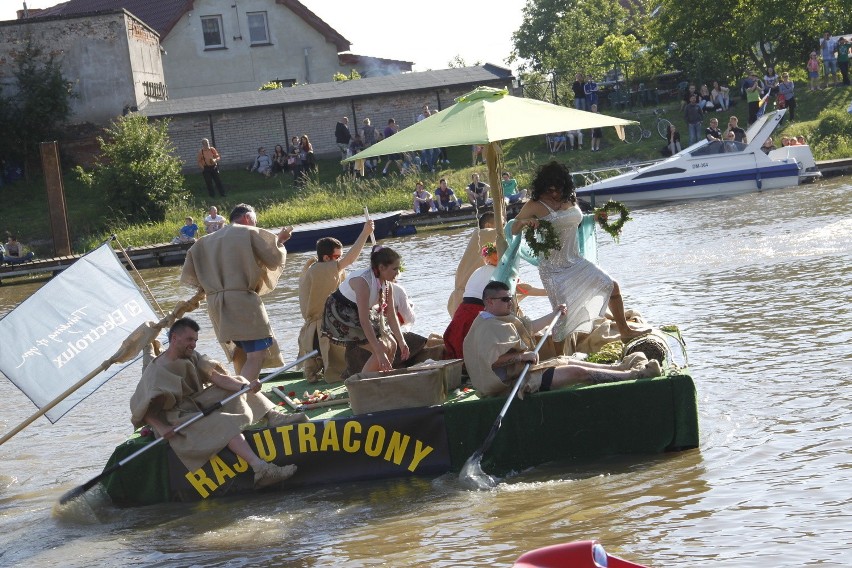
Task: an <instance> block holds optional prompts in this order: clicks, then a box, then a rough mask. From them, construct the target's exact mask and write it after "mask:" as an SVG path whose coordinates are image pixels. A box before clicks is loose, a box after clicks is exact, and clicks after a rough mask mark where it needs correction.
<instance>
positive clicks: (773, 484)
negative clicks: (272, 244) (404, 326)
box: [0, 179, 852, 567]
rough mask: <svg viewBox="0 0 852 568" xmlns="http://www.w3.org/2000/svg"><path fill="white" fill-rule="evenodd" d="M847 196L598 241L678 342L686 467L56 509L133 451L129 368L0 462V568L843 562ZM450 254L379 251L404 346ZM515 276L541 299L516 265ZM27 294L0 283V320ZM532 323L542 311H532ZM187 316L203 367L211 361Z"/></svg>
mask: <svg viewBox="0 0 852 568" xmlns="http://www.w3.org/2000/svg"><path fill="white" fill-rule="evenodd" d="M850 190H852V187H850V185H849V182H848V179H844V180H833V181H831V182H827V183H822V184H817V185H813V186H808V187H802V188H792V189H786V190H778V191H772V192H768V193H763V194H751V195H745V196H741V197H738V198H735V199H730V200H725V201H704V202H697V203H687V204H678V205H669V206H664V207H658V208H653V209H645V210H637V211H635V212H634V213H633V216H634V217H635V220H634V221H633V222H631V223H629V224H628V225H627V227H626V230H625V234H624V237H623V238H622V243H621V244H620V245H617V246H616V245H613V244H612V243H611V242H610V241H609V238H608V237H607V236H605V235H602V236H601V237H600V243H601V246H600V251H599V252H600V262H601V265H602V266H603V267H604V268H605V269H606V270H607V271H609V272H610V273H611V274H612V275H613V276H614V277H615V278H616V279H618V280H619V281H620V282H621V283H622V286H623V289H624V294H625V298H626V301H627V303H628V304H629V305H630V306H632V307H636V308H638V309H639V310H640V311H641V312H642V313H643V314H644V315H645V316H646V318H647V319H649V320H650V321H652V322H654V323H656V324H666V323H676V324H678V325H680V326H681V329H682V331H683V333H684V335H685V336H686V339H687V344H688V348H689V357H690V363H691V368H692V371H693V375H694V376H695V379H696V383H697V385H698V395H699V410H700V415H701V416H700V419H701V448H700V449H699V450H695V451H689V452H682V453H677V454H668V455H659V456H629V457H621V458H612V459H609V460H603V461H597V462H594V463H572V464H561V465H560V464H551V465H548V466H544V467H539V468H536V469H534V470H531V471H527V472H522V473H520V474H518V475H516V476H514V477H512V478H510V479H508V480H505V481H504V483H501V484H500V485H499V487H498V488H497V489H496V490H493V491H485V492H470V491H466V490H464V489H462V488H461V487H460V486H459V484H458V482H457V480H456V479H455V477H454V476H444V477H441V478H438V479H434V480H433V479H406V480H393V481H387V482H381V483H378V482H376V483H359V484H355V485H345V486H343V485H341V486H327V487H319V488H314V489H304V490H299V491H295V492H292V493H278V494H269V495H262V496H250V497H245V498H241V499H225V500H219V501H212V502H210V503H203V504H199V505H182V504H169V505H158V506H153V507H145V508H137V509H116V508H114V507H112V506H111V505H110V504H109V503H108V500H107V499H106V498H105V497H104V496H103V495H102V494H100V493H98V492H97V491H92V492H90V493H89V494H88V495H87V496H86V500H85V502H84V503H78V504H75V505H74V506H73V507H71V508H70V509H60V510H56V511H54V504H55V502H56V500H57V499H58V498H59V496H60V495H62V493H63V492H65V491H67V490H68V489H70V488H71V487H74V486H75V485H78V484H80V483H83V482H84V481H86V480H87V479H89V478H91V477H93V476H94V475H96V474H97V473H99V471H100V468H101V467H102V464H103V463H104V462H105V460H106V458H107V457H108V455H109V453H110V452H111V450H112V448H113V447H114V446H115V445H116V444H118V443H120V442H121V441H122V440H123V439H124V437H125V436H126V435H127V434H128V433H129V431H130V427H129V422H128V410H127V400H128V399H129V397H130V394H131V393H132V391H133V388H134V387H135V381H136V379H137V377H138V374H139V368H138V366H134V367H131V368H130V369H129V370H128V371H127V372H126V373H124V374H123V375H121V376H119V377H117V378H115V379H113V380H112V381H110V382H109V383H107V385H105V386H104V387H103V388H102V389H101V390H100V391H98V392H97V393H95V394H94V395H92V396H91V397H90V398H89V399H88V400H86V401H84V402H83V403H82V404H81V405H80V406H79V407H78V408H77V409H75V410H74V411H73V412H72V413H71V414H70V415H68V416H66V417H65V418H63V420H62V421H61V422H59V423H58V424H56V425H54V426H50V425H49V424H48V423H47V422H46V421H39V422H37V423H36V424H35V425H33V426H31V427H29V428H28V429H27V430H25V431H24V432H22V433H21V434H19V435H18V436H17V437H16V438H14V439H12V440H11V441H10V442H8V443H6V444H5V445H4V446H2V447H0V452H2V454H0V455H2V456H3V462H2V464H3V465H2V469H1V470H0V526H2V534H0V565H2V566H19V565H23V564H28V565H33V566H63V567H65V566H92V565H99V566H119V565H120V566H150V565H164V566H166V565H167V566H192V565H205V566H266V565H280V566H342V567H355V566H424V565H428V566H485V565H509V564H511V562H512V560H514V558H516V557H517V556H518V555H519V554H521V553H522V552H524V551H526V550H529V549H532V548H536V547H539V546H545V545H548V544H553V543H557V542H566V541H571V540H578V539H585V538H598V539H600V540H601V541H602V542H603V543H604V544H605V545H606V546H607V548H608V550H609V551H610V552H611V553H615V554H618V555H620V556H622V557H625V558H628V559H631V560H634V561H637V562H643V563H647V564H650V565H654V566H695V565H696V564H697V563H699V562H700V563H701V564H707V565H709V564H714V565H720V566H749V565H756V564H761V565H765V566H800V565H803V564H810V563H819V564H821V565H824V566H842V565H848V564H849V562H848V560H846V559H845V556H846V550H847V548H848V543H849V542H850V541H852V518H850V511H852V507H850V503H849V487H850V486H852V479H850V478H852V467H850V465H849V464H850V461H849V456H850V449H849V440H850V439H852V427H850V422H852V419H850V416H852V401H851V400H850V394H849V391H850V383H852V381H850V374H852V373H850V371H852V363H850V361H852V353H850V344H852V332H850V326H849V321H850V319H852V308H850V303H852V297H850V276H852V274H850V266H852V245H850V242H852V200H850ZM466 241H467V231H466V230H465V231H448V232H438V233H431V234H427V235H417V236H414V237H411V238H407V239H404V240H402V241H400V242H398V243H394V246H395V247H396V248H399V249H400V251H401V252H402V253H403V255H404V257H405V259H406V267H407V270H406V272H405V273H404V274H403V276H402V281H403V284H404V285H405V286H406V288H407V290H408V292H409V295H410V296H411V297H412V299H413V301H414V302H415V303H416V306H417V312H418V323H417V325H416V326H415V329H416V330H417V331H419V332H421V333H428V332H430V331H435V332H440V331H441V330H442V329H443V328H444V327H445V326H446V324H447V323H448V320H449V316H448V315H447V313H446V309H445V305H446V295H447V292H448V290H447V284H446V282H448V281H449V279H450V277H451V274H452V270H453V269H454V268H455V264H456V259H457V256H458V254H460V252H461V250H462V249H463V247H464V245H465V243H466ZM450 257H451V261H450V260H448V259H449V258H450ZM306 258H307V257H306V256H305V255H293V258H291V259H290V260H289V261H288V266H289V267H291V269H292V270H291V271H288V274H287V276H286V278H285V279H284V280H283V281H282V285H281V287H280V288H279V289H278V290H277V291H276V292H275V293H274V294H273V295H272V296H271V297H268V299H267V302H266V303H267V308H268V309H269V312H270V316H271V318H272V320H273V322H274V326H275V329H276V334H277V335H278V336H279V338H280V340H281V343H282V345H283V346H285V353H287V354H288V355H290V356H293V355H294V354H295V347H294V345H295V338H296V333H297V330H298V328H299V326H300V324H301V322H300V321H299V315H298V307H297V305H296V297H295V294H296V292H295V286H296V281H297V274H296V273H297V267H299V266H301V264H302V263H303V262H304V260H305V259H306ZM143 274H144V276H145V278H146V280H147V282H148V284H149V285H150V286H151V288H152V289H153V290H154V291H155V293H156V295H157V297H158V299H159V301H160V303H161V304H162V305H163V306H164V307H170V306H171V305H173V303H174V302H175V301H177V300H179V299H183V298H184V297H186V296H188V295H189V293H188V291H187V290H186V289H183V288H180V287H177V286H175V282H176V280H177V275H178V269H165V270H155V271H145V272H144V273H143ZM523 276H524V277H525V279H528V280H531V281H537V276H536V275H535V272H534V270H532V269H530V268H525V269H524V271H523ZM36 287H37V286H35V285H23V286H4V287H3V288H2V290H0V311H2V312H5V311H7V310H8V309H10V308H11V307H12V306H14V305H16V304H17V303H18V302H20V301H21V300H22V299H23V298H24V297H26V295H28V294H30V293H31V292H32V291H33V290H34V289H35V288H36ZM526 306H527V307H526V309H527V311H529V312H532V313H541V312H544V311H545V310H547V309H548V308H547V305H546V303H545V302H544V301H542V300H538V299H532V300H531V301H529V302H528V303H527V304H526ZM199 319H201V320H202V324H203V325H204V328H205V330H206V333H204V334H203V335H202V340H201V344H200V347H199V349H200V350H201V351H204V352H208V353H218V347H217V346H216V344H215V342H214V340H213V337H212V333H211V332H210V330H209V324H208V323H207V320H206V316H200V317H199ZM288 346H289V347H288ZM0 394H2V396H3V397H4V399H5V400H6V401H7V402H8V403H9V408H7V409H5V410H4V412H3V413H2V415H0V431H7V430H8V429H10V428H11V427H12V426H14V425H16V424H17V423H19V422H20V421H22V420H23V419H24V418H25V417H26V416H28V415H29V414H30V413H31V411H32V406H31V404H30V403H29V402H28V401H27V400H26V399H25V398H24V397H23V395H21V393H20V392H19V391H17V390H16V389H15V388H14V387H13V386H12V385H11V383H9V382H8V381H2V382H0ZM510 411H511V410H510ZM602 412H605V409H602ZM48 448H51V451H50V452H49V451H48Z"/></svg>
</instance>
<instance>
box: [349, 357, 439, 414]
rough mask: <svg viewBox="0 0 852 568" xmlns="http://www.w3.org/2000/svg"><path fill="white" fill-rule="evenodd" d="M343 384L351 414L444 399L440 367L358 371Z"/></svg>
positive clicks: (429, 404) (413, 405) (436, 401)
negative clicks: (384, 371)
mask: <svg viewBox="0 0 852 568" xmlns="http://www.w3.org/2000/svg"><path fill="white" fill-rule="evenodd" d="M343 384H344V385H346V389H347V390H348V391H349V403H350V404H351V405H352V412H353V413H354V414H367V413H370V412H380V411H382V410H396V409H399V408H418V407H421V406H432V405H435V404H441V403H443V402H444V401H445V400H446V399H447V395H446V390H445V388H444V378H443V373H442V370H441V369H440V368H429V369H420V370H417V369H397V370H394V371H390V372H387V373H358V374H355V375H352V376H351V377H349V378H348V379H346V380H345V381H344V382H343Z"/></svg>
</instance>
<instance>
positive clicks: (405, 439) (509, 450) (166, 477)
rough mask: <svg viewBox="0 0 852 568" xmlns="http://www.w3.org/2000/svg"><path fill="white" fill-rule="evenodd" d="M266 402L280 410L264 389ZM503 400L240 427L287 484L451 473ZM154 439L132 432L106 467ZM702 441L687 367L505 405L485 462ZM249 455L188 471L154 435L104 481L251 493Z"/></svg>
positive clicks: (519, 463) (466, 398) (134, 496)
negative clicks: (285, 474) (287, 474)
mask: <svg viewBox="0 0 852 568" xmlns="http://www.w3.org/2000/svg"><path fill="white" fill-rule="evenodd" d="M282 377H283V380H282V381H278V382H274V383H272V384H271V385H267V387H268V388H269V389H272V388H273V387H275V386H278V387H279V389H280V390H279V391H278V392H283V393H284V394H287V393H290V392H294V393H302V392H304V391H313V390H314V389H321V390H329V391H330V392H331V393H332V394H338V395H340V394H343V393H345V391H346V388H345V387H344V386H343V385H342V384H341V383H336V384H324V383H319V384H310V385H309V384H308V383H307V382H306V381H304V380H303V378H302V375H301V373H298V372H296V373H290V374H287V375H282ZM265 393H266V394H267V396H269V397H270V399H272V400H273V401H275V402H277V403H280V405H281V406H282V409H283V408H287V406H286V405H284V402H283V401H281V398H280V397H279V396H277V395H276V394H275V393H273V392H271V390H267V391H265ZM504 402H505V399H501V398H484V399H480V398H479V397H478V396H476V393H475V392H474V391H472V390H470V389H462V390H458V389H456V390H454V391H453V392H452V393H449V395H448V398H447V401H446V402H444V403H443V404H441V405H435V406H430V407H423V408H408V409H402V410H389V411H383V412H376V413H372V414H363V415H357V416H356V415H353V414H352V410H351V408H350V407H349V406H348V405H346V404H344V405H339V406H327V407H323V408H316V409H313V410H308V411H307V414H308V416H309V417H310V418H311V420H310V422H307V423H303V424H294V425H288V426H283V427H279V428H276V429H268V428H256V429H248V430H246V431H245V435H246V439H247V440H248V442H249V444H250V445H252V447H253V448H254V449H255V451H257V452H258V454H259V455H260V456H261V457H264V458H265V459H267V460H268V461H273V462H275V463H278V464H286V463H294V464H296V465H298V467H299V470H298V472H297V473H296V475H295V476H294V477H293V478H291V480H289V481H288V482H287V484H285V486H283V487H282V489H284V490H286V488H288V487H289V488H292V487H296V486H305V485H313V484H322V483H343V482H354V481H359V480H366V479H379V478H391V477H404V476H413V475H419V476H438V475H441V474H445V473H448V472H458V471H459V470H460V469H461V468H462V466H463V465H464V463H465V461H466V460H467V458H468V457H470V455H471V454H472V453H473V452H474V451H475V450H476V449H477V448H478V447H479V446H480V445H481V444H482V441H483V440H484V439H485V436H486V435H487V434H488V431H489V430H490V429H491V426H492V425H493V423H494V420H495V419H496V417H497V414H498V413H499V411H500V408H501V407H502V405H503V403H504ZM151 440H153V438H150V437H142V436H140V435H139V434H138V433H136V434H134V436H133V437H132V438H130V439H129V440H128V441H126V442H125V443H123V444H121V445H120V446H118V447H117V448H116V449H115V451H114V452H113V454H112V456H111V458H110V460H109V462H108V463H107V465H106V467H110V466H111V465H112V464H113V463H116V462H117V461H119V460H121V459H123V458H124V457H126V456H128V455H130V454H131V453H133V452H134V451H136V450H138V449H139V448H140V447H141V446H142V445H143V444H147V443H150V442H151ZM697 446H698V406H697V399H696V390H695V384H694V383H693V380H692V377H691V376H690V375H689V374H688V372H687V370H686V368H685V367H684V368H681V369H679V370H677V369H675V370H670V371H669V372H668V374H667V375H666V376H663V377H657V378H653V379H639V380H634V381H623V382H618V383H609V384H600V385H588V386H577V387H573V388H567V389H560V390H556V391H551V392H544V393H536V394H533V395H527V396H526V397H525V398H524V400H516V401H514V402H513V404H512V406H511V408H510V409H509V412H508V414H507V415H506V418H505V419H504V420H503V424H502V427H501V429H500V431H499V433H498V435H497V438H496V439H495V441H494V443H493V445H492V446H491V448H490V449H489V450H488V452H487V453H486V454H485V456H484V458H483V460H482V467H483V469H484V470H485V471H486V472H488V473H489V474H492V475H504V474H506V473H509V472H511V471H520V470H523V469H526V468H529V467H534V466H538V465H541V464H544V463H547V462H554V461H565V460H572V459H584V460H588V459H594V458H602V457H606V456H615V455H625V454H655V453H660V452H667V451H679V450H685V449H690V448H696V447H697ZM252 482H253V475H252V472H251V471H250V470H249V469H248V467H247V464H245V462H242V461H241V460H239V459H238V458H236V457H235V456H234V455H233V454H232V453H231V452H230V451H229V450H227V449H225V450H223V451H222V452H220V453H219V454H218V455H217V456H215V457H214V458H213V459H211V460H210V462H209V463H208V464H206V465H205V466H204V468H202V469H200V470H198V471H195V472H188V471H187V469H186V467H184V466H183V464H182V463H181V462H180V461H179V460H178V459H177V457H176V456H175V455H174V453H173V452H172V451H171V449H170V448H169V447H168V445H165V444H160V445H159V446H158V447H156V448H153V449H152V450H151V451H149V452H146V453H145V454H143V455H142V456H140V457H139V458H137V459H135V460H132V461H130V462H128V463H127V464H125V465H124V466H123V467H121V468H119V469H118V470H117V471H116V472H115V473H113V474H112V475H111V476H109V477H108V478H107V479H106V481H105V482H104V485H105V488H106V491H107V493H108V494H109V496H110V497H111V498H112V500H113V502H114V503H116V504H117V505H120V506H136V505H149V504H154V503H163V502H169V501H199V500H204V499H211V498H216V497H222V496H225V495H234V494H238V493H244V492H252V491H253V487H252Z"/></svg>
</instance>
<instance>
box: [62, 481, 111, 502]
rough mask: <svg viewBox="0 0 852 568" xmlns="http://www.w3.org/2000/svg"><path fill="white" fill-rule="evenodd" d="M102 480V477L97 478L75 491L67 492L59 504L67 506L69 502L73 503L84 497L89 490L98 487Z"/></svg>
mask: <svg viewBox="0 0 852 568" xmlns="http://www.w3.org/2000/svg"><path fill="white" fill-rule="evenodd" d="M100 480H101V476H100V475H99V476H97V477H94V478H92V479H90V480H89V481H87V482H86V483H84V484H83V485H79V486H77V487H75V488H74V489H72V490H70V491H66V492H65V494H64V495H62V497H60V498H59V504H60V505H65V504H67V503H68V502H69V501H73V500H74V499H76V498H78V497H80V496H82V495H83V494H84V493H85V492H86V491H88V490H89V489H91V488H92V487H94V486H95V485H97V484H98V482H99V481H100Z"/></svg>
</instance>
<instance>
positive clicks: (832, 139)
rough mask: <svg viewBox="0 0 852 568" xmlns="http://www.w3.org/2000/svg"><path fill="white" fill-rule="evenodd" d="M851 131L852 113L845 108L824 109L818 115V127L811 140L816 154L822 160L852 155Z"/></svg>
mask: <svg viewBox="0 0 852 568" xmlns="http://www.w3.org/2000/svg"><path fill="white" fill-rule="evenodd" d="M850 132H852V114H849V113H848V112H846V110H845V109H844V110H841V109H832V110H824V111H822V112H821V113H820V114H819V116H818V117H817V124H816V128H815V129H814V130H813V133H812V135H811V140H810V141H809V143H810V145H811V146H812V147H813V153H814V155H818V156H819V157H820V159H822V160H832V159H838V158H848V157H849V156H852V140H850V137H849V133H850Z"/></svg>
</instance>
